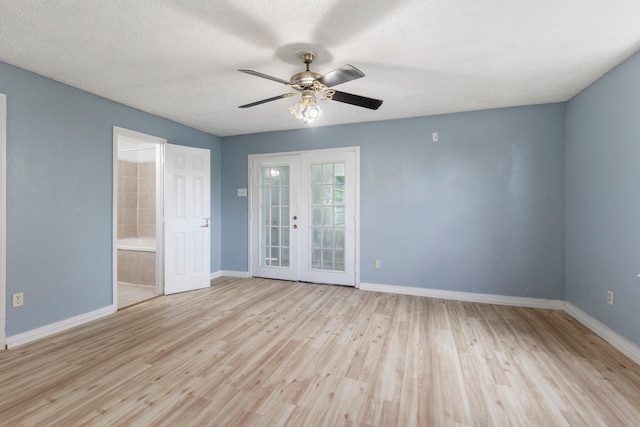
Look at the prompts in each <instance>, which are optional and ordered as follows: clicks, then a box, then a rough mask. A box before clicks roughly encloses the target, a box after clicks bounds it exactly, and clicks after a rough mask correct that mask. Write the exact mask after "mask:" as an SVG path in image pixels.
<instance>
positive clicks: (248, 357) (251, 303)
mask: <svg viewBox="0 0 640 427" xmlns="http://www.w3.org/2000/svg"><path fill="white" fill-rule="evenodd" d="M639 423H640V367H639V366H638V365H636V364H634V363H633V362H632V361H631V360H629V359H628V358H626V357H625V356H623V355H622V354H621V353H619V352H618V351H617V350H615V349H613V348H612V347H611V346H610V345H608V344H607V343H605V342H604V341H603V340H601V339H600V338H598V337H597V336H595V335H594V334H593V333H591V332H590V331H588V330H587V329H586V328H584V327H583V326H582V325H580V324H579V323H578V322H576V321H575V320H573V319H572V318H570V317H569V316H568V315H567V314H565V313H564V312H562V311H553V310H539V309H527V308H513V307H504V306H493V305H483V304H475V303H463V302H454V301H444V300H437V299H429V298H423V297H413V296H400V295H390V294H381V293H375V292H366V291H359V290H355V289H352V288H342V287H334V286H321V285H310V284H300V283H292V282H278V281H268V280H260V279H218V280H216V281H214V282H213V286H212V287H211V288H210V289H205V290H201V291H195V292H188V293H184V294H178V295H173V296H166V297H161V298H156V299H153V300H150V301H147V302H144V303H142V304H139V305H137V306H135V307H131V308H128V309H126V310H123V311H119V312H117V313H116V314H114V315H112V316H109V317H106V318H104V319H101V320H98V321H96V322H93V323H90V324H87V325H83V326H80V327H78V328H75V329H73V330H71V331H68V332H64V333H61V334H58V335H56V336H53V337H50V338H46V339H43V340H40V341H37V342H34V343H30V344H26V345H24V346H21V347H18V348H16V349H13V350H8V351H4V352H0V424H1V425H11V426H18V425H24V426H38V425H47V426H48V425H61V426H74V425H118V426H120V425H135V426H149V425H171V426H183V425H185V426H186V425H189V426H190V425H197V426H200V425H211V426H227V425H228V426H276V425H288V426H305V427H306V426H341V425H347V426H358V425H371V426H396V425H398V426H445V425H456V426H466V425H477V426H507V425H523V426H554V425H573V426H591V425H593V426H601V425H609V426H634V425H636V426H637V425H640V424H639Z"/></svg>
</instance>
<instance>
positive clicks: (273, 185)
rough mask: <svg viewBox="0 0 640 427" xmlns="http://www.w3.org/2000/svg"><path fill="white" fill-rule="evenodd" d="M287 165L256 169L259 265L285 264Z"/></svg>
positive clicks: (287, 236) (288, 239)
mask: <svg viewBox="0 0 640 427" xmlns="http://www.w3.org/2000/svg"><path fill="white" fill-rule="evenodd" d="M289 185H290V183H289V166H269V167H262V168H261V169H260V209H259V212H260V233H259V236H260V241H259V245H260V252H259V253H260V266H263V267H264V266H268V267H289V263H290V259H289V249H290V248H289V241H290V236H289Z"/></svg>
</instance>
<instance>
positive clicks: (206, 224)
mask: <svg viewBox="0 0 640 427" xmlns="http://www.w3.org/2000/svg"><path fill="white" fill-rule="evenodd" d="M204 220H205V224H204V225H201V226H200V227H202V228H207V227H208V226H209V218H205V219H204Z"/></svg>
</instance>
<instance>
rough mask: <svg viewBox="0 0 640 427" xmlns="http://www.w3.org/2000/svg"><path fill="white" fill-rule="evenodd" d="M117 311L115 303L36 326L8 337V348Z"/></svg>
mask: <svg viewBox="0 0 640 427" xmlns="http://www.w3.org/2000/svg"><path fill="white" fill-rule="evenodd" d="M115 312H116V307H115V306H114V305H110V306H107V307H104V308H100V309H98V310H95V311H91V312H89V313H85V314H81V315H79V316H75V317H70V318H68V319H65V320H61V321H59V322H56V323H52V324H50V325H46V326H43V327H41V328H36V329H32V330H30V331H27V332H23V333H21V334H18V335H13V336H10V337H7V348H13V347H17V346H19V345H22V344H26V343H28V342H31V341H34V340H37V339H40V338H44V337H47V336H49V335H53V334H57V333H58V332H62V331H66V330H67V329H71V328H73V327H75V326H80V325H82V324H84V323H88V322H91V321H94V320H97V319H100V318H101V317H105V316H108V315H110V314H113V313H115Z"/></svg>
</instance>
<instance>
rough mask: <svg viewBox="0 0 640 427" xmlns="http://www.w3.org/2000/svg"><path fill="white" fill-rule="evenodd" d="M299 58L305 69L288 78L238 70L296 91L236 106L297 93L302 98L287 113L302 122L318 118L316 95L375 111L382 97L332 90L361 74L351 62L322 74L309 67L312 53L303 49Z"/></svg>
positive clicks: (256, 103)
mask: <svg viewBox="0 0 640 427" xmlns="http://www.w3.org/2000/svg"><path fill="white" fill-rule="evenodd" d="M300 59H301V60H302V62H303V63H304V64H306V66H307V69H306V71H302V72H300V73H296V74H294V75H293V76H291V79H290V80H289V81H287V80H284V79H280V78H278V77H273V76H269V75H267V74H263V73H259V72H257V71H253V70H238V71H242V72H243V73H247V74H251V75H252V76H257V77H262V78H263V79H268V80H273V81H274V82H278V83H282V84H285V85H287V86H289V87H291V88H292V89H295V90H297V91H298V92H297V93H295V92H294V93H285V94H282V95H278V96H274V97H272V98H267V99H263V100H260V101H256V102H252V103H250V104H245V105H241V106H240V107H238V108H249V107H254V106H256V105H260V104H264V103H267V102H271V101H275V100H278V99H283V98H289V97H292V96H294V95H297V94H298V93H300V94H301V95H302V100H301V101H299V102H297V103H296V104H295V105H292V106H291V107H289V112H290V113H291V114H292V115H293V116H295V117H296V118H297V119H300V120H302V121H303V122H305V123H310V122H313V121H314V120H315V119H317V118H318V117H320V115H321V114H322V110H321V109H320V107H319V106H318V104H317V103H316V94H318V95H320V96H322V97H323V98H325V99H329V100H332V101H338V102H344V103H346V104H351V105H355V106H358V107H363V108H368V109H371V110H377V109H378V107H380V105H382V100H380V99H373V98H367V97H364V96H360V95H354V94H351V93H346V92H340V91H337V90H335V89H331V88H332V87H333V86H336V85H339V84H342V83H346V82H349V81H351V80H355V79H359V78H360V77H364V73H363V72H362V71H360V70H358V69H357V68H356V67H354V66H353V65H349V64H347V65H344V66H342V67H340V68H336V69H335V70H333V71H330V72H328V73H327V74H325V75H321V74H318V73H314V72H313V71H310V70H309V65H310V64H311V63H312V62H313V59H314V55H313V53H311V52H305V53H303V54H302V55H300Z"/></svg>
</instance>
